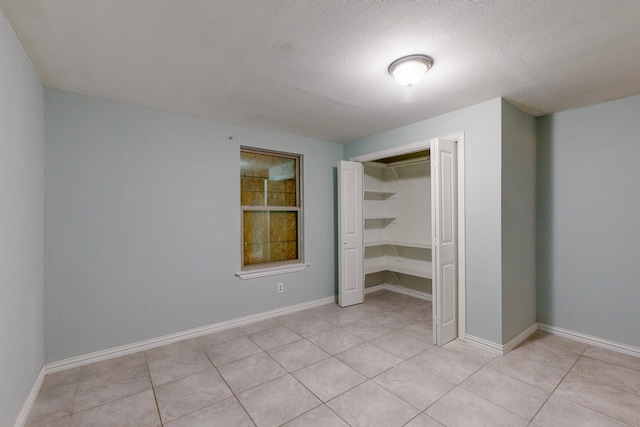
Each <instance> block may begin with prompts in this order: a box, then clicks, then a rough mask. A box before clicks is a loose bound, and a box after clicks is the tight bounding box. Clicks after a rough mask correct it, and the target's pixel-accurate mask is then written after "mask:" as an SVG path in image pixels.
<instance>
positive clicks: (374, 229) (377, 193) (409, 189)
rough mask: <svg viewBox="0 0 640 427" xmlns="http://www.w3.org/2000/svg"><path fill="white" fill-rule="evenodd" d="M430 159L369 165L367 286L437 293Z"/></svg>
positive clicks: (366, 172) (366, 170) (366, 174)
mask: <svg viewBox="0 0 640 427" xmlns="http://www.w3.org/2000/svg"><path fill="white" fill-rule="evenodd" d="M427 154H428V152H426V153H424V155H425V156H426V155H427ZM427 159H428V157H423V158H422V159H420V160H418V161H416V160H414V161H411V162H408V163H405V164H399V165H396V166H389V165H388V164H387V163H388V162H385V161H384V160H379V161H376V162H365V163H364V181H363V184H364V205H363V212H364V218H365V221H364V224H365V225H364V245H365V260H364V263H365V287H372V286H376V285H380V284H388V285H393V286H399V287H402V288H406V289H410V290H413V291H418V292H420V293H423V294H429V295H431V293H432V291H431V277H432V271H431V174H430V172H431V171H430V163H429V162H428V160H427Z"/></svg>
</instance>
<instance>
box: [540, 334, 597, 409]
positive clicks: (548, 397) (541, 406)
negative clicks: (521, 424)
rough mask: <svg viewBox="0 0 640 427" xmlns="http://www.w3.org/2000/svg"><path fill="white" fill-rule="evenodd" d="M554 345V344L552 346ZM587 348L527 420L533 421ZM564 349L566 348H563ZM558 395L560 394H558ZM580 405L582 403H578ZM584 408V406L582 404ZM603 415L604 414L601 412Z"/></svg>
mask: <svg viewBox="0 0 640 427" xmlns="http://www.w3.org/2000/svg"><path fill="white" fill-rule="evenodd" d="M549 345H552V344H551V343H549ZM554 347H555V346H554ZM557 348H561V347H557ZM586 349H587V348H586V347H585V348H584V349H583V350H582V351H581V352H580V356H578V358H577V359H576V360H575V362H573V364H572V365H571V367H570V368H569V369H568V370H567V372H566V373H565V374H564V375H563V376H562V379H561V380H560V381H559V382H558V384H556V386H555V387H554V388H553V391H552V392H551V393H549V396H547V398H546V399H545V401H544V403H543V404H542V405H540V408H538V410H537V411H536V413H535V414H533V417H531V420H529V422H533V420H534V419H535V418H536V416H538V414H539V413H540V411H541V410H542V408H544V405H546V404H547V402H548V401H549V399H551V396H553V395H554V394H555V392H556V390H557V389H558V387H560V384H562V382H563V381H564V379H565V378H567V375H569V372H571V370H572V369H573V367H574V366H576V363H578V360H580V358H581V357H582V355H583V354H584V352H585V350H586ZM563 350H566V349H563ZM559 397H560V396H559ZM580 406H582V405H580ZM583 408H584V406H583ZM602 415H605V414H602Z"/></svg>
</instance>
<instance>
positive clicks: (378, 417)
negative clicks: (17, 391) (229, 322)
mask: <svg viewBox="0 0 640 427" xmlns="http://www.w3.org/2000/svg"><path fill="white" fill-rule="evenodd" d="M27 425H28V426H30V427H35V426H55V427H63V426H64V427H69V426H73V427H80V426H109V427H114V426H127V427H128V426H136V427H137V426H140V427H143V426H151V427H153V426H161V425H164V426H168V427H178V426H185V427H186V426H188V427H198V426H223V427H227V426H228V427H234V426H259V427H260V426H280V425H286V426H288V427H292V426H301V427H314V426H321V427H331V426H336V427H337V426H381V427H393V426H408V427H427V426H429V427H434V426H448V427H453V426H473V427H479V426H491V427H496V426H509V427H512V426H529V427H534V426H572V427H573V426H599V427H600V426H640V359H638V358H635V357H631V356H626V355H623V354H619V353H615V352H611V351H608V350H603V349H600V348H597V347H590V346H587V345H585V344H582V343H579V342H576V341H572V340H568V339H565V338H560V337H557V336H553V335H547V334H544V333H536V334H534V335H533V336H532V337H530V338H529V339H528V340H527V341H525V342H524V343H523V344H522V345H520V346H519V347H518V348H516V349H515V350H513V351H512V352H511V353H509V354H508V355H507V356H505V357H501V356H496V355H495V354H493V353H490V352H488V351H486V350H483V349H480V348H477V347H474V346H473V345H470V344H466V343H463V342H460V341H454V342H452V343H450V344H447V345H446V346H444V347H442V348H438V347H434V346H433V345H432V331H431V303H430V302H427V301H423V300H419V299H415V298H411V297H408V296H405V295H401V294H398V293H394V292H389V291H379V292H375V293H372V294H369V295H367V300H366V302H365V303H364V304H362V305H358V306H354V307H349V308H345V309H341V308H338V307H337V306H335V305H333V304H331V305H325V306H322V307H316V308H313V309H309V310H306V311H301V312H297V313H293V314H289V315H285V316H281V317H276V318H273V319H269V320H265V321H262V322H259V323H254V324H251V325H247V326H244V327H241V328H236V329H231V330H227V331H223V332H218V333H215V334H211V335H207V336H202V337H200V338H197V339H190V340H185V341H181V342H178V343H175V344H170V345H166V346H163V347H159V348H155V349H152V350H148V351H145V352H139V353H136V354H132V355H128V356H123V357H119V358H115V359H111V360H107V361H104V362H99V363H95V364H92V365H87V366H83V367H81V368H76V369H71V370H68V371H64V372H59V373H55V374H52V375H48V376H47V377H46V378H45V381H44V384H43V386H42V389H41V391H40V394H39V395H38V398H37V400H36V402H35V404H34V407H33V409H32V411H31V414H30V417H29V420H28V422H27Z"/></svg>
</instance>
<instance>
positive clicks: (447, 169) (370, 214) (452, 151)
mask: <svg viewBox="0 0 640 427" xmlns="http://www.w3.org/2000/svg"><path fill="white" fill-rule="evenodd" d="M459 146H462V147H463V146H464V135H463V133H457V134H451V135H448V136H445V137H438V138H433V139H430V140H428V141H421V142H417V143H414V144H408V145H406V146H402V147H396V148H392V149H387V150H383V151H379V152H375V153H370V154H365V155H361V156H358V157H354V158H352V159H351V160H349V161H345V160H343V161H340V162H338V167H337V196H338V197H337V199H338V200H337V201H338V239H339V249H338V305H340V307H348V306H350V305H355V304H360V303H362V302H363V301H364V294H365V287H370V286H374V285H378V284H383V283H384V284H387V285H395V286H401V287H402V288H404V289H403V290H405V291H411V292H410V293H413V294H415V295H416V296H422V297H426V298H428V296H429V295H431V296H432V298H433V329H434V344H436V345H443V344H445V343H447V342H449V341H451V340H452V339H454V338H456V337H457V336H458V332H459V331H458V325H460V328H461V329H460V330H461V331H462V335H463V336H464V312H465V310H464V304H465V300H464V287H461V288H459V287H458V278H459V271H462V272H464V268H461V269H460V270H459V268H458V262H459V260H460V262H461V263H464V245H463V244H461V245H460V246H458V242H459V240H458V233H459V227H460V230H461V231H462V232H461V235H462V236H464V209H460V210H458V204H459V200H464V186H463V184H461V190H462V191H461V192H460V193H459V192H458V182H461V183H464V167H463V166H464V149H462V150H461V151H460V152H461V153H462V155H461V157H460V159H459V158H458V152H459ZM459 174H460V178H461V179H460V180H459ZM459 215H460V218H459ZM460 241H461V242H464V238H462V239H461V240H460ZM459 254H462V255H461V256H459ZM462 280H464V276H462ZM459 318H461V319H462V322H460V323H458V319H459Z"/></svg>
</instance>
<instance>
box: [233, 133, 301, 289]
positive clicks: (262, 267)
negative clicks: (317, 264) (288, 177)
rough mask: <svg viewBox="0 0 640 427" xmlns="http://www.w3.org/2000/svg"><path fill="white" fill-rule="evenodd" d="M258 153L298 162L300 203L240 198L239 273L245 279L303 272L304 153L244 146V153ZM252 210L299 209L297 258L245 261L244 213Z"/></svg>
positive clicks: (297, 178)
mask: <svg viewBox="0 0 640 427" xmlns="http://www.w3.org/2000/svg"><path fill="white" fill-rule="evenodd" d="M242 153H254V154H261V155H267V156H275V157H281V158H286V159H293V160H294V161H295V174H296V193H295V195H296V196H295V197H296V205H295V206H264V205H262V206H260V205H243V204H242V199H240V272H238V273H237V274H236V275H237V276H239V277H240V278H242V279H246V278H253V277H260V276H268V275H274V274H280V273H285V272H290V271H300V270H304V269H305V268H306V267H308V264H305V263H304V199H303V156H302V154H295V153H288V152H282V151H274V150H265V149H261V148H254V147H247V146H240V154H241V156H242ZM239 184H240V193H242V169H241V168H240V180H239ZM247 211H250V212H260V211H263V212H296V214H297V239H296V240H297V249H298V250H297V252H298V256H297V258H295V259H290V260H283V261H274V262H265V263H260V264H248V265H245V263H244V260H245V258H244V255H245V245H246V243H245V236H244V213H245V212H247Z"/></svg>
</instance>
